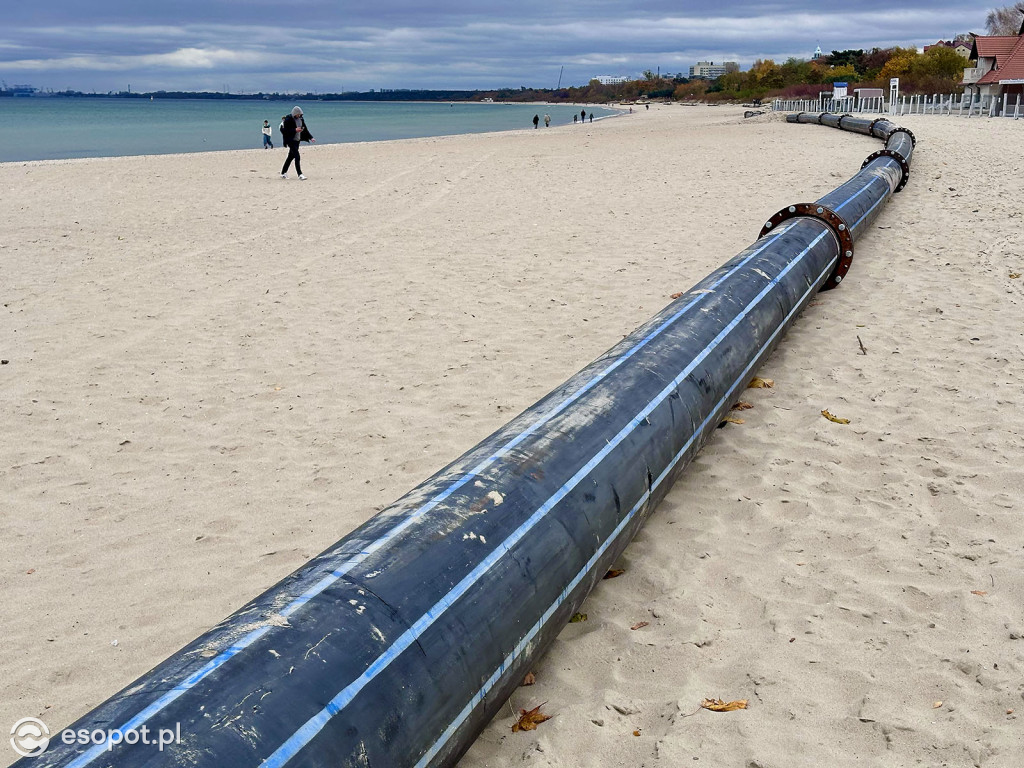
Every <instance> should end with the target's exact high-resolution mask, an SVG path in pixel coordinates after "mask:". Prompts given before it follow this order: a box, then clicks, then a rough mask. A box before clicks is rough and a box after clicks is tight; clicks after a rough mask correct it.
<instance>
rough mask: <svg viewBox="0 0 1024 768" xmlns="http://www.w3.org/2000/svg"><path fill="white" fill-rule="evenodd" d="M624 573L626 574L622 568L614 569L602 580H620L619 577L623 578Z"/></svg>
mask: <svg viewBox="0 0 1024 768" xmlns="http://www.w3.org/2000/svg"><path fill="white" fill-rule="evenodd" d="M624 573H625V571H624V570H622V569H621V568H612V569H610V570H609V571H608V573H606V574H605V575H604V576H602V577H601V578H602V579H617V578H619V576H621V575H622V574H624Z"/></svg>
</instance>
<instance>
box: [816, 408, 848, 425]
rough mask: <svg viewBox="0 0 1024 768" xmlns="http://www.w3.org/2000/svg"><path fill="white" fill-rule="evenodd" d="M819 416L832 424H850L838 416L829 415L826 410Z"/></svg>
mask: <svg viewBox="0 0 1024 768" xmlns="http://www.w3.org/2000/svg"><path fill="white" fill-rule="evenodd" d="M821 415H822V416H824V417H825V418H826V419H828V420H829V421H831V422H833V423H834V424H849V423H850V420H849V419H841V418H839V417H838V416H836V415H834V414H831V413H829V412H828V410H827V409H826V410H824V411H822V412H821Z"/></svg>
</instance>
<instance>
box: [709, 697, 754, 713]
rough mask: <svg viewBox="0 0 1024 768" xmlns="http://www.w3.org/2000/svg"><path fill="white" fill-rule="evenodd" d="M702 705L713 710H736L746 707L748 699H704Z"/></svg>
mask: <svg viewBox="0 0 1024 768" xmlns="http://www.w3.org/2000/svg"><path fill="white" fill-rule="evenodd" d="M700 705H701V707H703V708H704V709H710V710H711V711H712V712H735V711H736V710H737V709H746V708H747V700H746V699H737V700H736V701H729V702H725V701H722V700H721V699H704V700H703V701H702V702H701V703H700Z"/></svg>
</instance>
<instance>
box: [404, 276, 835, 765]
mask: <svg viewBox="0 0 1024 768" xmlns="http://www.w3.org/2000/svg"><path fill="white" fill-rule="evenodd" d="M835 263H836V260H835V259H833V260H832V261H831V262H830V263H829V264H828V266H827V267H826V268H825V270H824V271H822V274H821V276H819V278H818V280H817V281H815V283H814V285H812V286H811V287H809V288H808V289H807V290H806V291H805V292H804V295H803V296H801V297H800V300H799V301H798V302H797V303H796V306H794V307H793V309H791V310H790V312H789V314H788V315H786V318H785V320H783V321H782V322H781V323H780V324H779V327H778V328H776V329H775V332H774V333H772V335H771V336H770V337H769V338H768V340H767V341H766V342H765V343H764V344H762V345H761V349H760V350H759V351H758V352H757V354H756V355H754V358H753V359H752V360H751V361H750V363H748V364H747V367H746V368H744V369H743V373H741V374H740V375H739V376H738V377H737V378H736V380H735V382H734V383H733V385H732V386H731V387H730V388H729V390H728V391H727V392H726V394H725V396H723V397H722V399H721V400H719V401H718V403H717V404H716V405H715V407H714V408H713V409H712V411H711V413H710V414H708V416H707V418H705V419H704V421H702V422H701V423H700V425H699V426H698V427H697V429H696V430H694V433H693V434H692V435H691V436H690V439H689V440H687V441H686V443H685V444H684V445H683V447H682V448H680V449H679V451H678V452H677V453H676V455H675V456H674V457H672V460H671V461H670V462H669V463H668V465H667V466H666V467H665V469H664V470H663V471H662V473H661V474H660V475H658V477H657V479H656V480H655V481H654V482H653V483H652V484H651V487H650V489H649V490H647V491H644V494H643V495H642V496H641V497H640V499H639V501H637V503H636V504H634V505H633V508H632V509H631V510H630V511H629V513H628V514H627V515H626V516H625V517H624V518H623V519H622V521H621V522H620V523H619V524H618V525H617V526H616V527H615V530H614V531H612V533H611V534H610V535H609V536H608V538H607V539H605V541H604V543H602V544H601V546H600V547H599V548H598V550H597V551H596V552H595V553H594V554H593V555H592V556H591V558H590V559H589V560H588V561H587V563H586V565H584V566H583V568H581V569H580V571H579V573H577V574H576V576H575V577H574V578H573V580H572V581H570V582H569V584H568V586H566V587H565V589H563V590H562V592H561V593H560V594H559V596H558V598H557V599H556V600H555V602H554V603H552V604H551V606H550V607H549V608H548V609H547V610H546V611H544V613H543V614H542V615H541V617H540V619H538V621H537V623H536V624H534V625H533V626H532V627H531V628H530V631H529V632H527V633H526V634H525V635H524V636H523V638H522V639H521V640H520V641H519V642H518V643H516V645H515V647H514V648H513V649H512V651H511V653H509V654H508V656H506V657H505V658H504V659H503V660H502V662H501V664H499V665H498V668H497V669H495V670H494V672H493V674H492V675H491V676H490V677H489V678H488V679H487V682H485V683H484V684H483V686H481V688H480V690H478V691H477V692H476V693H475V694H473V696H472V697H470V700H469V703H468V704H466V706H465V707H464V708H463V709H462V711H461V712H459V714H458V715H457V716H456V717H455V719H454V720H453V721H452V722H451V723H450V724H449V726H448V727H447V728H446V729H445V730H444V733H442V734H441V736H440V738H438V740H437V741H435V742H434V744H433V746H431V747H430V749H429V750H427V752H426V753H425V754H424V755H423V757H421V758H420V760H419V762H417V763H416V768H425V766H426V765H427V764H428V763H429V762H430V761H431V760H433V759H434V756H435V755H437V753H438V752H440V751H441V749H443V748H444V746H445V744H447V743H448V741H449V740H450V739H451V737H452V736H454V735H455V732H456V731H457V730H458V729H459V728H460V727H461V726H462V724H463V723H464V722H465V721H466V719H467V718H468V717H469V716H470V714H472V712H473V710H474V709H476V707H477V705H478V704H479V703H480V702H481V701H483V699H484V697H485V696H486V695H487V694H488V693H490V691H491V689H492V688H493V687H494V686H495V685H496V684H497V682H498V680H500V679H501V676H502V675H503V674H504V673H505V670H506V669H508V668H509V667H510V666H511V665H512V664H513V662H515V660H516V659H517V658H518V657H519V656H520V655H521V654H522V652H523V650H524V649H525V648H526V646H527V645H529V644H530V643H531V642H532V641H533V638H535V637H536V636H537V633H538V632H540V630H541V628H542V627H543V626H544V625H545V624H546V623H547V622H548V620H549V619H550V618H551V617H552V616H553V615H554V613H555V611H557V610H558V608H559V607H560V606H561V605H562V604H563V603H564V602H565V601H566V600H567V599H568V597H569V594H570V593H571V592H572V591H573V590H574V589H576V587H577V586H579V584H580V582H581V581H583V579H584V578H585V577H586V575H587V574H588V573H590V571H592V570H593V569H594V566H595V565H597V562H598V560H600V559H601V556H602V555H604V553H605V552H607V551H608V547H610V546H611V545H612V544H613V543H614V542H615V540H616V539H618V538H619V536H620V535H621V534H622V531H623V530H624V529H625V527H626V525H628V524H629V522H630V520H632V519H633V518H634V517H635V516H636V514H637V512H639V511H640V510H641V509H642V508H643V506H644V504H646V503H647V500H648V499H649V498H650V497H651V493H652V492H653V491H654V489H655V488H657V487H658V486H660V485H661V483H662V482H664V480H665V478H667V477H668V475H669V473H670V472H671V471H672V470H673V469H674V468H675V466H676V464H678V463H679V461H680V459H682V458H683V456H684V455H685V454H686V452H687V451H688V450H689V449H690V446H691V445H693V442H694V440H696V439H697V436H698V435H700V434H702V433H703V432H704V430H705V429H706V428H707V426H708V424H709V422H710V421H711V419H712V417H714V415H715V414H716V413H718V410H719V409H720V408H721V407H722V406H723V405H725V403H726V402H728V400H729V398H730V397H732V396H733V395H734V393H735V392H736V390H737V389H738V388H739V386H740V385H741V384H743V383H744V382H747V381H749V380H750V379H749V376H750V373H751V371H753V370H754V368H755V366H757V365H759V364H760V358H761V356H762V355H763V354H764V352H765V350H766V349H768V347H769V346H771V344H772V343H773V342H774V341H775V338H776V337H777V336H778V335H779V334H780V333H781V332H782V329H783V328H785V327H786V323H788V322H789V321H790V320H791V319H792V317H793V315H795V314H796V313H797V311H798V310H799V309H800V307H801V306H802V305H803V303H804V301H806V300H807V297H808V296H809V295H810V294H811V293H812V292H813V291H816V290H817V289H818V286H819V285H820V284H821V278H822V277H824V276H825V275H827V274H829V272H831V270H832V267H833V266H834V265H835Z"/></svg>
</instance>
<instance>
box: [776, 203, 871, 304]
mask: <svg viewBox="0 0 1024 768" xmlns="http://www.w3.org/2000/svg"><path fill="white" fill-rule="evenodd" d="M797 217H803V218H810V219H817V220H818V221H820V222H822V223H823V224H824V225H825V226H827V227H828V228H829V229H830V230H831V231H832V234H833V235H835V238H836V242H837V243H839V259H838V260H837V261H836V266H835V269H833V270H832V274H830V275H829V276H828V279H827V280H825V282H824V283H822V285H821V290H823V291H827V290H830V289H832V288H835V287H836V286H837V285H839V284H840V283H841V282H843V278H844V277H846V273H847V272H849V271H850V265H851V264H852V263H853V233H852V232H851V231H850V226H849V225H848V224H847V223H846V220H845V219H843V217H842V216H840V215H839V214H838V213H836V212H835V211H833V210H832V209H831V208H829V207H828V206H825V205H820V204H819V203H796V204H795V205H789V206H787V207H785V208H783V209H782V210H781V211H779V212H778V213H776V214H775V215H774V216H772V217H771V218H770V219H768V221H766V222H765V224H764V226H763V227H762V228H761V234H759V235H758V239H760V238H762V237H764V236H765V235H767V234H768V233H769V232H771V231H773V230H775V229H777V228H778V226H779V224H781V223H782V222H784V221H788V220H789V219H795V218H797Z"/></svg>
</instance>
